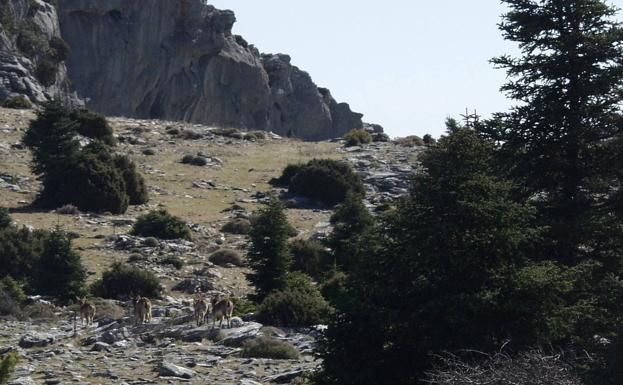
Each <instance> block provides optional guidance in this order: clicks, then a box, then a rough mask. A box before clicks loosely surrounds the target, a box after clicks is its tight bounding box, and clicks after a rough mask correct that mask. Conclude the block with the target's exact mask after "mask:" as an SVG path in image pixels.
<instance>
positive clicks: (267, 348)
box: [240, 337, 299, 360]
mask: <svg viewBox="0 0 623 385" xmlns="http://www.w3.org/2000/svg"><path fill="white" fill-rule="evenodd" d="M240 355H241V356H242V357H244V358H272V359H276V360H296V359H298V358H299V351H298V350H296V348H295V347H294V346H293V345H292V344H290V343H289V342H285V341H280V340H277V339H274V338H269V337H258V338H255V339H252V340H250V341H247V342H246V343H245V344H244V346H243V347H242V352H241V353H240Z"/></svg>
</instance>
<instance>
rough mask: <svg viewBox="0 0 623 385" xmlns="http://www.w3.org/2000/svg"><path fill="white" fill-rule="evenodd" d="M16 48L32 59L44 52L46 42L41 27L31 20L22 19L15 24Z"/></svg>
mask: <svg viewBox="0 0 623 385" xmlns="http://www.w3.org/2000/svg"><path fill="white" fill-rule="evenodd" d="M16 45H17V49H19V50H20V52H21V53H23V54H24V55H25V56H26V57H28V58H29V59H34V58H36V57H38V56H40V55H41V54H43V53H45V52H46V51H47V49H48V42H47V40H46V37H45V35H44V34H43V32H41V29H40V28H39V27H38V26H37V24H35V22H34V21H32V20H26V21H22V22H21V23H20V24H19V25H18V26H17V39H16Z"/></svg>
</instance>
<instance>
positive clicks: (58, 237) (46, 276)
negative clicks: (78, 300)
mask: <svg viewBox="0 0 623 385" xmlns="http://www.w3.org/2000/svg"><path fill="white" fill-rule="evenodd" d="M86 277H87V274H86V270H85V269H84V267H83V266H82V260H81V258H80V255H79V254H78V253H77V252H75V251H74V250H73V249H72V247H71V239H70V238H69V237H68V236H67V233H66V232H64V231H62V230H59V229H56V230H54V231H53V232H52V233H50V235H49V236H48V237H47V238H46V240H45V241H44V242H43V251H42V253H41V257H40V258H39V264H38V266H37V271H36V276H35V279H34V280H33V287H34V289H35V291H36V292H37V293H38V294H41V295H49V296H52V297H54V298H56V299H57V300H58V301H59V302H61V303H68V302H69V301H71V300H72V299H73V298H75V297H77V296H82V295H83V294H84V292H85V288H84V285H85V282H86Z"/></svg>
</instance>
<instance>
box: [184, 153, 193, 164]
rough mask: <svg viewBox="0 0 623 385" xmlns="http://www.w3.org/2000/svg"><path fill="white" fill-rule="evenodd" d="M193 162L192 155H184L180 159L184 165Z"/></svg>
mask: <svg viewBox="0 0 623 385" xmlns="http://www.w3.org/2000/svg"><path fill="white" fill-rule="evenodd" d="M193 160H195V156H194V155H184V157H182V163H184V164H192V162H193Z"/></svg>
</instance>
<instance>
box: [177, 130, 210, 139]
mask: <svg viewBox="0 0 623 385" xmlns="http://www.w3.org/2000/svg"><path fill="white" fill-rule="evenodd" d="M169 133H170V132H169ZM178 135H179V136H180V137H181V138H182V139H188V140H197V139H201V138H203V134H202V133H200V132H197V131H193V130H182V131H181V132H179V131H178Z"/></svg>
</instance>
